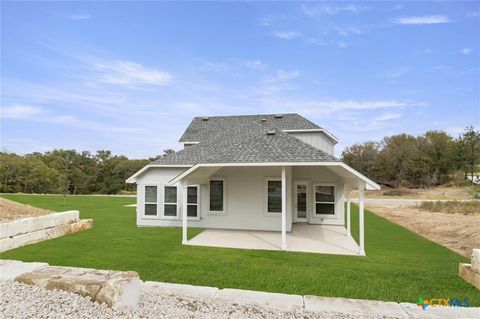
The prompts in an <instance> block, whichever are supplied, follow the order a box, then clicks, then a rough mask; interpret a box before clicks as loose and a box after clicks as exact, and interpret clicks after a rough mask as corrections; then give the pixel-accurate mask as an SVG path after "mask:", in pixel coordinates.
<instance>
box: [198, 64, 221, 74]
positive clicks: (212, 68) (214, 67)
mask: <svg viewBox="0 0 480 319" xmlns="http://www.w3.org/2000/svg"><path fill="white" fill-rule="evenodd" d="M198 69H199V70H202V71H209V72H223V71H226V70H228V65H227V64H225V63H221V62H205V63H203V64H202V65H200V66H199V67H198Z"/></svg>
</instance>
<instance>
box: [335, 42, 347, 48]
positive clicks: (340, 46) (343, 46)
mask: <svg viewBox="0 0 480 319" xmlns="http://www.w3.org/2000/svg"><path fill="white" fill-rule="evenodd" d="M337 46H338V47H339V48H342V49H345V48H346V47H348V44H347V43H345V42H343V41H338V42H337Z"/></svg>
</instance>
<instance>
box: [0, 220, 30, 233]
mask: <svg viewBox="0 0 480 319" xmlns="http://www.w3.org/2000/svg"><path fill="white" fill-rule="evenodd" d="M25 219H26V218H22V219H17V220H14V221H11V222H8V223H0V238H8V237H12V236H16V235H19V234H25V233H27V232H28V222H26V221H25Z"/></svg>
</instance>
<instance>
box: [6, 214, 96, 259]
mask: <svg viewBox="0 0 480 319" xmlns="http://www.w3.org/2000/svg"><path fill="white" fill-rule="evenodd" d="M92 225H93V221H92V220H91V219H84V220H80V213H79V211H78V210H70V211H65V212H61V213H52V214H48V215H44V216H38V217H29V218H22V219H17V220H14V221H11V222H7V223H0V253H2V252H4V251H7V250H10V249H14V248H17V247H21V246H24V245H28V244H33V243H37V242H40V241H43V240H47V239H52V238H56V237H60V236H63V235H66V234H70V233H75V232H77V231H81V230H84V229H89V228H91V227H92Z"/></svg>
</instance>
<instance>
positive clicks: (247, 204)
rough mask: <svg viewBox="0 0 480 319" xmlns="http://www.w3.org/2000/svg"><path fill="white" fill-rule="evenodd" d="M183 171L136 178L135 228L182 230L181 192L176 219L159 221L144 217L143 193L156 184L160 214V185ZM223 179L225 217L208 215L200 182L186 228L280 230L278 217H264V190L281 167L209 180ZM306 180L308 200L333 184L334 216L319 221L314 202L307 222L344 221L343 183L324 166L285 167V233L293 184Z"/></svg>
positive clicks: (155, 171) (229, 171) (235, 171)
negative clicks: (195, 216)
mask: <svg viewBox="0 0 480 319" xmlns="http://www.w3.org/2000/svg"><path fill="white" fill-rule="evenodd" d="M185 170H186V169H185V168H152V169H150V170H148V171H146V172H145V173H144V174H143V175H142V176H140V177H139V178H138V189H137V225H138V226H176V227H181V224H182V222H181V214H182V208H181V207H180V203H182V191H181V190H180V189H178V203H179V206H178V207H179V215H178V216H179V217H178V219H175V220H172V219H162V218H161V217H160V216H145V215H144V196H145V195H144V190H145V186H146V185H157V186H158V187H159V190H160V192H159V193H160V194H159V196H158V204H157V205H158V207H159V211H160V210H161V209H162V205H163V186H164V185H166V184H167V183H168V181H170V180H171V179H172V178H173V177H175V176H177V175H179V174H180V173H181V172H183V171H185ZM215 177H217V178H223V179H224V180H225V194H226V196H225V201H226V202H225V203H224V205H225V214H224V215H215V214H209V193H208V183H209V180H204V181H203V182H202V183H200V196H201V197H200V220H189V221H188V226H189V227H206V228H226V229H229V228H230V229H252V230H273V231H280V230H281V214H280V213H279V214H278V215H272V214H266V207H265V204H266V187H265V180H266V179H267V178H268V177H274V178H280V177H281V167H226V168H222V169H220V170H219V171H217V172H216V173H215V175H214V176H212V177H211V178H215ZM295 180H302V181H308V184H309V192H310V193H309V201H311V200H313V198H314V196H313V195H314V194H313V185H314V184H315V183H317V182H319V183H335V186H336V188H335V189H336V194H335V195H336V196H335V199H336V203H337V205H336V213H335V215H334V216H332V217H328V218H324V219H320V218H319V217H318V216H314V214H313V203H309V212H308V215H309V222H310V223H315V224H335V225H342V224H343V221H344V214H343V211H344V207H343V183H344V181H343V180H342V179H341V178H340V177H339V176H338V175H336V174H334V173H333V172H332V171H330V170H329V169H328V168H326V167H294V168H290V167H289V168H287V231H291V227H292V217H293V213H294V207H293V182H294V181H295Z"/></svg>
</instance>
